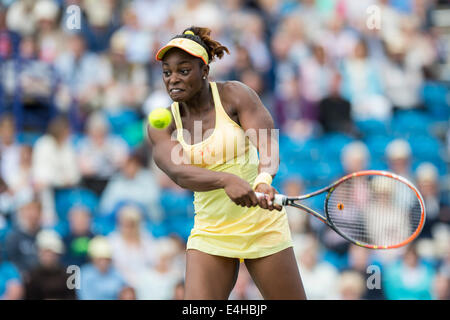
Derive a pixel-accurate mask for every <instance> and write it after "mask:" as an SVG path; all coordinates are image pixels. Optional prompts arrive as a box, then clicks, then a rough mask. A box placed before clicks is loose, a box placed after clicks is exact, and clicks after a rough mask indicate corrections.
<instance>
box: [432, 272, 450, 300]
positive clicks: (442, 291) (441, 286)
mask: <svg viewBox="0 0 450 320" xmlns="http://www.w3.org/2000/svg"><path fill="white" fill-rule="evenodd" d="M433 299H435V300H450V277H449V275H447V274H443V273H438V274H437V275H436V277H435V278H434V282H433Z"/></svg>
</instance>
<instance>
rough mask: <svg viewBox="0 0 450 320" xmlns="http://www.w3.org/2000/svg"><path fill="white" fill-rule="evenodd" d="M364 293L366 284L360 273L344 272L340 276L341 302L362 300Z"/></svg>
mask: <svg viewBox="0 0 450 320" xmlns="http://www.w3.org/2000/svg"><path fill="white" fill-rule="evenodd" d="M364 291H365V282H364V278H363V277H362V276H361V274H360V273H358V272H354V271H344V272H342V273H341V274H340V275H339V298H338V299H339V300H361V299H362V298H363V293H364Z"/></svg>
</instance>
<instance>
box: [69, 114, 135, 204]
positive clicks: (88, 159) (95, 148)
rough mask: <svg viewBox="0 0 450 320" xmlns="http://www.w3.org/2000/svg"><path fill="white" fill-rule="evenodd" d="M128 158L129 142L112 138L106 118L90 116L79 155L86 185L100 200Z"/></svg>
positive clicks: (97, 115) (101, 115) (79, 162)
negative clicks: (113, 176)
mask: <svg viewBox="0 0 450 320" xmlns="http://www.w3.org/2000/svg"><path fill="white" fill-rule="evenodd" d="M127 154H128V147H127V145H126V142H125V141H124V140H122V139H121V138H120V137H116V136H113V135H111V134H110V132H109V124H108V121H107V119H106V117H105V116H104V114H102V113H100V112H95V113H93V114H91V115H90V116H89V119H88V121H87V124H86V137H85V138H84V139H83V140H82V141H81V142H80V145H79V152H78V155H77V156H78V164H79V168H80V171H81V174H82V176H83V185H84V186H85V187H87V188H88V189H90V190H92V191H93V192H95V193H96V194H97V195H98V196H100V195H101V194H102V192H103V190H104V188H105V187H106V184H107V182H108V180H109V179H110V178H111V176H112V175H113V174H114V173H115V172H116V171H117V170H118V169H119V168H120V167H121V166H122V165H123V164H124V162H125V160H126V157H127Z"/></svg>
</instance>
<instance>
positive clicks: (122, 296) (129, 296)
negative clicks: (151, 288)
mask: <svg viewBox="0 0 450 320" xmlns="http://www.w3.org/2000/svg"><path fill="white" fill-rule="evenodd" d="M119 300H136V291H135V290H134V289H133V288H132V287H126V286H125V287H123V289H122V290H120V293H119Z"/></svg>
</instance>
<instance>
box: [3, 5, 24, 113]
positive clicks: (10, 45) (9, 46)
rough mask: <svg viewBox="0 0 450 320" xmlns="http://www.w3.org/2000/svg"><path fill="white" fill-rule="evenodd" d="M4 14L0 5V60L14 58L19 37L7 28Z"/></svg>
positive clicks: (4, 11) (4, 10) (5, 11)
mask: <svg viewBox="0 0 450 320" xmlns="http://www.w3.org/2000/svg"><path fill="white" fill-rule="evenodd" d="M6 14H7V10H6V8H5V7H4V6H3V5H2V4H0V60H3V59H9V58H11V57H15V56H16V55H17V52H18V48H19V42H20V35H19V34H18V33H17V32H14V31H12V30H10V29H9V28H8V27H7V25H6ZM0 81H1V78H0ZM1 105H2V102H0V106H1Z"/></svg>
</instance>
